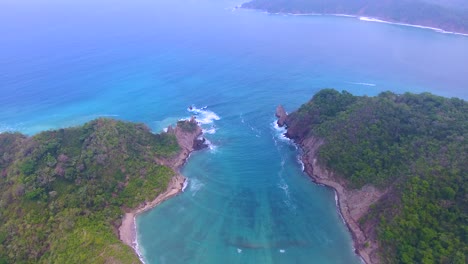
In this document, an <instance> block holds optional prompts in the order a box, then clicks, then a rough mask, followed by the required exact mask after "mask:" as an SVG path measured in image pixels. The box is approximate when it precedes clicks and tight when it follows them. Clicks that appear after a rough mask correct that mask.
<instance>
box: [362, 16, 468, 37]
mask: <svg viewBox="0 0 468 264" xmlns="http://www.w3.org/2000/svg"><path fill="white" fill-rule="evenodd" d="M358 18H359V20H361V21H368V22H378V23H385V24H391V25H399V26H406V27H415V28H422V29H430V30H433V31H435V32H438V33H443V34H454V35H460V36H468V34H465V33H458V32H453V31H446V30H443V29H441V28H436V27H429V26H421V25H413V24H407V23H398V22H390V21H385V20H381V19H377V18H372V17H358Z"/></svg>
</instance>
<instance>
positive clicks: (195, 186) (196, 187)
mask: <svg viewBox="0 0 468 264" xmlns="http://www.w3.org/2000/svg"><path fill="white" fill-rule="evenodd" d="M190 182H191V183H190V188H189V189H190V192H192V196H195V195H196V194H197V193H198V192H199V191H200V190H201V189H202V188H203V186H205V185H204V184H203V183H202V182H201V181H200V180H198V179H196V178H193V179H191V180H190Z"/></svg>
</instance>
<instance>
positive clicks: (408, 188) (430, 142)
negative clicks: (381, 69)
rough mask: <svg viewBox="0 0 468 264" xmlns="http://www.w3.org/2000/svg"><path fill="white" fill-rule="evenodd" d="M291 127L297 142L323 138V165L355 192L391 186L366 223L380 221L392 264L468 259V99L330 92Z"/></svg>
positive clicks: (384, 246) (291, 118) (292, 117)
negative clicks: (369, 185) (341, 178)
mask: <svg viewBox="0 0 468 264" xmlns="http://www.w3.org/2000/svg"><path fill="white" fill-rule="evenodd" d="M286 124H287V125H288V134H289V135H290V136H291V137H293V138H296V139H299V140H303V139H305V138H307V137H317V138H322V139H324V141H325V144H324V145H323V146H321V147H320V149H319V152H318V159H319V163H320V164H322V165H323V166H325V167H327V168H329V169H331V170H333V171H335V172H337V174H338V175H340V176H341V177H343V178H344V179H346V181H347V182H348V183H349V187H351V188H360V187H362V186H363V185H365V184H373V185H375V186H378V187H380V188H385V189H387V188H388V189H390V193H389V195H386V196H385V197H384V199H382V200H381V201H379V202H378V203H377V204H376V205H375V206H373V209H372V210H371V212H369V214H368V215H367V216H365V217H364V218H363V219H361V221H360V223H361V224H364V225H365V224H366V222H368V221H374V222H377V223H378V225H377V230H376V232H377V234H378V238H379V242H380V243H381V245H382V250H383V252H382V260H383V261H384V262H385V263H466V262H467V254H466V253H467V252H468V196H467V193H468V103H467V102H465V101H463V100H461V99H456V98H451V99H447V98H443V97H439V96H434V95H431V94H428V93H424V94H419V95H415V94H410V93H406V94H403V95H396V94H393V93H391V92H384V93H381V94H380V95H378V96H376V97H366V96H363V97H358V96H353V95H351V94H350V93H348V92H342V93H339V92H337V91H335V90H330V89H326V90H322V91H320V92H319V93H317V94H316V95H315V96H314V97H313V98H312V100H311V101H309V102H308V103H306V104H304V105H303V106H301V107H300V108H299V110H298V111H296V112H294V113H292V114H291V115H290V116H289V117H288V118H287V120H286Z"/></svg>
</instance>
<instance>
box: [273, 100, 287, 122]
mask: <svg viewBox="0 0 468 264" xmlns="http://www.w3.org/2000/svg"><path fill="white" fill-rule="evenodd" d="M275 115H276V117H277V118H278V122H277V124H278V126H280V127H282V126H284V125H285V123H284V121H285V120H286V118H287V117H288V114H287V113H286V111H285V110H284V107H283V106H282V105H278V107H276V114H275Z"/></svg>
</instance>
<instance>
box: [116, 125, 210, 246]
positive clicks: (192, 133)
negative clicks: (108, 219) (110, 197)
mask: <svg viewBox="0 0 468 264" xmlns="http://www.w3.org/2000/svg"><path fill="white" fill-rule="evenodd" d="M167 133H168V134H170V135H174V136H175V137H176V139H177V143H178V144H179V146H180V151H179V152H178V153H177V154H176V155H175V156H173V157H171V158H167V159H158V158H155V162H157V163H160V164H164V165H165V166H168V167H170V168H171V169H172V170H173V171H174V172H175V175H174V176H173V177H172V179H171V180H170V182H169V184H168V186H167V189H166V191H165V192H163V193H161V194H159V195H158V196H157V197H156V198H155V199H154V200H152V201H149V202H146V201H145V202H143V203H141V204H140V205H139V206H138V207H137V208H134V209H130V210H128V211H127V212H126V213H125V215H124V216H123V219H122V224H121V225H120V227H119V238H120V240H121V241H122V242H124V243H125V244H126V245H128V246H130V247H132V248H133V250H134V251H135V253H137V254H139V252H138V248H137V243H136V239H137V237H136V222H135V221H136V219H135V218H136V217H137V216H138V215H139V214H141V213H143V212H145V211H148V210H150V209H152V208H154V207H155V206H157V205H158V204H160V203H162V202H164V201H165V200H167V199H169V198H171V197H173V196H175V195H177V194H179V193H180V192H182V190H183V186H184V184H185V181H186V180H187V179H186V178H185V177H184V176H183V175H182V174H180V167H181V166H182V165H184V163H185V162H186V160H187V158H188V157H189V156H190V154H191V153H192V152H193V151H195V150H200V149H203V148H205V147H207V145H205V144H204V142H205V139H204V138H200V136H201V135H202V129H201V127H200V126H199V125H198V124H197V122H196V120H195V118H193V117H192V118H191V119H190V120H187V121H179V123H178V124H177V126H176V127H175V128H173V127H172V126H169V127H168V129H167Z"/></svg>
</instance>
